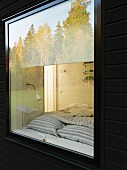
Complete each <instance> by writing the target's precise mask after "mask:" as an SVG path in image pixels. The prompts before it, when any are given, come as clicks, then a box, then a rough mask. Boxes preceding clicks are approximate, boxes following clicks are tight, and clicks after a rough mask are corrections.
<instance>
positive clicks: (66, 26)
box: [9, 0, 94, 157]
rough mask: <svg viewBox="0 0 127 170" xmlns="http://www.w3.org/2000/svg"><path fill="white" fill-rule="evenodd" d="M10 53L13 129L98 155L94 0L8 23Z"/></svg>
mask: <svg viewBox="0 0 127 170" xmlns="http://www.w3.org/2000/svg"><path fill="white" fill-rule="evenodd" d="M17 28H18V29H17ZM9 59H10V60H9V69H10V74H9V80H10V83H9V86H10V114H11V115H10V117H11V122H10V123H11V131H12V132H14V133H18V134H21V135H25V136H28V137H33V138H35V139H38V140H40V141H42V142H47V143H50V144H54V145H56V146H59V147H62V148H65V149H69V150H72V151H76V152H78V153H81V154H85V155H89V156H91V157H93V156H94V0H91V1H86V0H70V1H66V2H64V3H61V4H59V5H56V6H55V7H51V8H49V9H46V10H44V11H42V12H39V13H36V14H34V15H31V16H29V17H26V18H24V19H21V20H18V21H16V22H13V23H11V24H9Z"/></svg>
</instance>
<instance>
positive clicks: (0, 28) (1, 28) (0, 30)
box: [0, 24, 4, 34]
mask: <svg viewBox="0 0 127 170" xmlns="http://www.w3.org/2000/svg"><path fill="white" fill-rule="evenodd" d="M3 32H4V24H2V25H1V26H0V34H1V33H3Z"/></svg>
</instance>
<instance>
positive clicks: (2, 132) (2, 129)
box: [0, 127, 7, 138]
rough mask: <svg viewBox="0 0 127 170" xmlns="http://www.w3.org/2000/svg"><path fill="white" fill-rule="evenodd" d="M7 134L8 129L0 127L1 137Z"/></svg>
mask: <svg viewBox="0 0 127 170" xmlns="http://www.w3.org/2000/svg"><path fill="white" fill-rule="evenodd" d="M6 135H7V131H6V129H5V128H3V127H0V138H3V137H5V136H6Z"/></svg>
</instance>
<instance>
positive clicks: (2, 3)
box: [0, 0, 19, 10]
mask: <svg viewBox="0 0 127 170" xmlns="http://www.w3.org/2000/svg"><path fill="white" fill-rule="evenodd" d="M17 1H19V0H10V1H7V0H3V1H2V2H0V10H2V9H3V8H6V7H7V6H9V5H11V4H14V3H15V2H17Z"/></svg>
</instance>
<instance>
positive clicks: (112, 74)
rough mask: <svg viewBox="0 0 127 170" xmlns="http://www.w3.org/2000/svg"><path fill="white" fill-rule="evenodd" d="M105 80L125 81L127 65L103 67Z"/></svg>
mask: <svg viewBox="0 0 127 170" xmlns="http://www.w3.org/2000/svg"><path fill="white" fill-rule="evenodd" d="M104 76H105V78H107V79H108V78H114V79H126V78H127V65H113V66H105V70H104Z"/></svg>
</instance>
